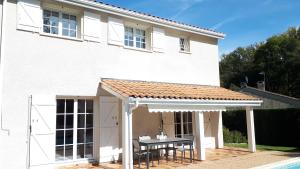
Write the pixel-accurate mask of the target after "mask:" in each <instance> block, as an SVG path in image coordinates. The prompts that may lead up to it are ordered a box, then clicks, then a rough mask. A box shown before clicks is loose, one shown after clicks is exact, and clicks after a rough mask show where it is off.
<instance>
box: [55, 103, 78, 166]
mask: <svg viewBox="0 0 300 169" xmlns="http://www.w3.org/2000/svg"><path fill="white" fill-rule="evenodd" d="M73 133H74V100H70V99H58V100H57V107H56V160H58V161H60V160H72V159H73V143H74V142H73V141H74V140H73Z"/></svg>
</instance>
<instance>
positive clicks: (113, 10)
mask: <svg viewBox="0 0 300 169" xmlns="http://www.w3.org/2000/svg"><path fill="white" fill-rule="evenodd" d="M56 1H58V2H63V3H67V4H71V5H75V6H80V7H84V8H88V9H93V10H96V11H101V12H105V13H109V14H114V15H117V16H122V17H125V18H130V19H134V20H139V21H142V22H147V23H151V24H155V25H159V26H163V27H168V28H172V29H176V30H180V31H186V32H191V33H195V34H199V35H203V36H208V37H212V38H217V39H224V37H225V36H226V35H225V34H223V33H218V32H213V31H209V30H205V29H201V28H196V27H192V26H188V25H184V24H180V23H175V22H170V21H167V20H165V19H162V18H156V17H153V16H147V15H144V14H141V13H137V12H134V11H129V10H126V9H122V8H118V7H112V6H109V5H105V4H101V3H98V2H92V1H91V2H89V1H86V0H56Z"/></svg>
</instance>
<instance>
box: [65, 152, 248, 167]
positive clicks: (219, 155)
mask: <svg viewBox="0 0 300 169" xmlns="http://www.w3.org/2000/svg"><path fill="white" fill-rule="evenodd" d="M195 153H196V154H197V152H195ZM248 154H250V152H249V151H247V150H246V149H239V148H232V147H224V148H222V149H207V151H206V157H207V158H206V161H218V160H223V159H227V158H234V157H238V156H239V157H240V156H245V155H248ZM180 156H181V154H178V156H177V158H180ZM194 164H201V161H200V160H196V159H195V160H193V163H192V164H191V163H190V162H189V156H188V155H187V157H186V158H185V159H184V160H183V162H181V161H180V160H177V161H174V160H173V159H169V161H166V159H165V158H164V159H161V161H160V164H159V165H158V163H157V161H154V166H152V165H151V169H158V168H162V169H169V168H176V167H180V168H183V167H187V166H191V165H194ZM79 168H80V169H83V168H84V169H121V168H122V162H121V161H119V162H116V163H111V162H107V163H100V164H98V165H92V164H78V165H69V166H63V167H60V169H79ZM133 168H135V169H138V165H137V161H134V166H133ZM141 168H146V164H145V161H142V163H141Z"/></svg>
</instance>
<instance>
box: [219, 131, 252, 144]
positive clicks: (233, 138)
mask: <svg viewBox="0 0 300 169" xmlns="http://www.w3.org/2000/svg"><path fill="white" fill-rule="evenodd" d="M223 137H224V142H225V143H246V142H247V139H246V136H244V135H243V134H242V133H241V132H239V131H237V130H234V131H230V130H229V129H228V128H226V127H223Z"/></svg>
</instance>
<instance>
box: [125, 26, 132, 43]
mask: <svg viewBox="0 0 300 169" xmlns="http://www.w3.org/2000/svg"><path fill="white" fill-rule="evenodd" d="M133 44H134V42H133V28H128V27H126V28H125V46H130V47H133Z"/></svg>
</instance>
